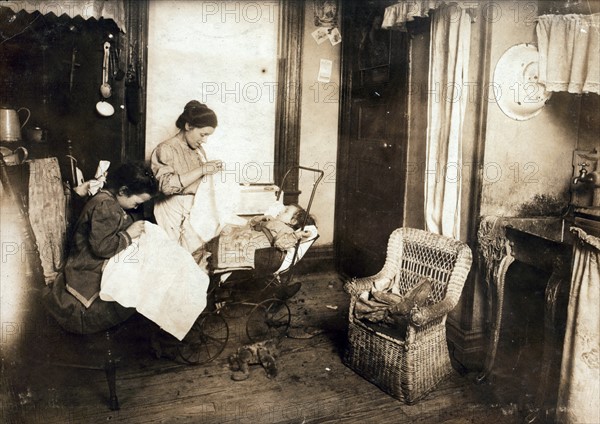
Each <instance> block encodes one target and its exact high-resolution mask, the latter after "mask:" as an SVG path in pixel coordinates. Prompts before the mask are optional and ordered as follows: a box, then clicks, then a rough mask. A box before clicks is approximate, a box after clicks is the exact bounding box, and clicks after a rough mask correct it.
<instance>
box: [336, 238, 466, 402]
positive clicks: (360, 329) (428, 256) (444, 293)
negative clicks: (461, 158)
mask: <svg viewBox="0 0 600 424" xmlns="http://www.w3.org/2000/svg"><path fill="white" fill-rule="evenodd" d="M471 261H472V254H471V249H470V248H469V247H468V246H467V245H466V244H465V243H463V242H460V241H457V240H454V239H451V238H449V237H444V236H440V235H437V234H433V233H430V232H427V231H423V230H418V229H414V228H399V229H397V230H395V231H394V232H393V233H392V235H391V236H390V239H389V243H388V249H387V256H386V260H385V264H384V266H383V269H382V270H381V271H380V272H379V273H377V274H376V275H373V276H370V277H365V278H358V279H352V280H351V281H349V282H348V283H346V285H345V286H344V289H345V290H346V291H347V292H348V293H349V294H350V295H351V301H350V312H349V324H348V343H347V347H346V350H345V352H344V358H343V359H344V363H345V364H346V365H347V366H348V367H350V368H351V369H353V370H354V371H355V372H357V373H358V374H360V375H361V376H363V377H364V378H365V379H367V380H369V381H370V382H372V383H373V384H375V385H377V386H379V387H380V388H381V389H382V390H384V391H385V392H387V393H389V394H390V395H392V396H394V397H395V398H397V399H399V400H401V401H403V402H405V403H407V404H413V403H415V402H417V401H418V400H420V399H421V398H423V397H424V396H425V395H427V394H428V393H429V392H430V391H432V390H433V389H434V388H435V386H436V385H437V384H438V383H439V382H440V381H442V380H443V379H444V378H446V377H447V376H448V375H450V373H451V372H452V366H451V364H450V356H449V352H448V346H447V343H446V317H447V314H448V312H449V311H451V310H452V309H453V308H454V307H455V306H456V304H457V303H458V300H459V297H460V294H461V292H462V288H463V285H464V283H465V280H466V278H467V274H468V273H469V270H470V268H471ZM422 277H428V278H430V279H431V281H432V284H433V290H432V293H431V295H430V299H429V300H428V302H427V304H426V305H425V306H422V307H421V308H413V309H412V311H411V313H410V317H409V318H410V320H409V324H408V327H407V329H406V334H405V336H404V337H396V336H395V335H394V332H390V331H389V329H385V328H384V327H383V326H382V327H381V331H380V330H379V329H378V328H377V327H378V326H377V325H373V324H369V323H365V322H362V321H361V320H358V319H357V318H356V317H355V315H354V308H355V305H356V301H357V298H358V296H359V295H360V294H361V293H362V292H364V291H368V290H370V289H371V287H373V282H375V281H382V280H383V281H390V282H392V284H394V285H396V286H397V287H398V289H399V291H400V294H404V293H406V292H407V291H408V290H409V289H410V288H412V287H413V286H414V285H415V284H417V283H418V282H419V281H420V280H422ZM386 330H387V331H386Z"/></svg>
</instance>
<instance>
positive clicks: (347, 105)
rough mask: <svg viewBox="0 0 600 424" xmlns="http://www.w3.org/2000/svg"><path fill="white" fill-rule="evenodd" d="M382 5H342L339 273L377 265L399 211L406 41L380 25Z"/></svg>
mask: <svg viewBox="0 0 600 424" xmlns="http://www.w3.org/2000/svg"><path fill="white" fill-rule="evenodd" d="M385 6H386V5H385V4H383V3H382V2H381V1H376V2H375V1H373V2H369V1H367V2H353V3H350V4H348V5H347V6H345V8H344V9H345V10H344V20H343V23H344V25H343V27H344V33H345V38H346V40H347V41H346V42H345V43H344V48H343V53H342V54H343V59H342V72H343V74H342V78H343V80H342V81H343V89H342V92H343V95H342V105H341V107H342V119H341V121H340V125H341V129H340V146H339V151H338V186H337V196H336V199H337V200H336V220H335V222H336V224H335V246H336V262H337V266H338V270H339V271H341V272H342V273H344V274H347V275H353V276H365V275H371V274H373V273H375V272H378V271H379V270H380V269H381V267H382V266H383V263H384V261H385V254H386V249H387V241H388V238H389V236H390V234H391V232H392V231H393V230H394V229H396V228H398V227H400V226H401V225H402V222H403V216H404V192H405V174H406V165H405V160H404V158H405V157H406V144H407V131H406V129H407V118H408V114H407V97H408V81H407V76H408V52H407V45H408V43H407V36H406V34H405V33H402V32H399V31H388V30H382V29H380V26H381V18H382V16H383V10H384V8H385Z"/></svg>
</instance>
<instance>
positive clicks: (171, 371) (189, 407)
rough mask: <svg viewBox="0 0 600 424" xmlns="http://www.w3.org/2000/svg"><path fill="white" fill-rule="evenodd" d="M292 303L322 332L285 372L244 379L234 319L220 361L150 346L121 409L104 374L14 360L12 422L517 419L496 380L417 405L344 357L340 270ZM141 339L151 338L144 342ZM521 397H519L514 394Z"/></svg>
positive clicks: (255, 372)
mask: <svg viewBox="0 0 600 424" xmlns="http://www.w3.org/2000/svg"><path fill="white" fill-rule="evenodd" d="M301 280H302V282H303V287H302V290H301V291H300V292H299V293H298V294H297V295H296V296H295V297H294V298H293V299H292V300H291V301H290V302H289V304H290V308H291V310H292V326H293V327H295V328H311V329H320V330H322V333H320V334H317V335H315V336H314V337H312V338H306V339H292V338H286V339H283V340H282V342H281V345H280V350H281V352H280V357H279V358H278V367H279V375H278V376H277V377H276V378H274V379H268V378H267V377H266V374H265V372H264V370H263V369H262V368H260V367H259V366H255V367H253V368H252V370H251V376H250V378H249V379H248V380H245V381H241V382H236V381H233V380H232V379H231V378H230V376H231V373H230V371H229V369H228V366H227V357H228V355H229V354H230V353H231V352H233V351H234V350H235V349H237V347H238V346H240V345H241V344H243V343H246V342H247V338H246V336H245V334H244V331H245V328H244V321H243V319H242V320H236V319H232V320H228V322H229V323H230V327H231V328H230V331H231V334H230V339H229V342H228V345H227V347H226V349H225V351H224V352H223V353H222V354H221V355H220V356H219V358H217V359H216V360H215V361H213V362H211V363H209V364H207V365H203V366H185V365H180V364H176V363H173V362H171V361H168V360H165V359H156V358H153V357H152V356H151V355H150V354H149V351H148V350H147V346H145V345H144V343H143V342H139V343H138V344H137V345H136V349H135V352H134V353H133V357H132V358H129V359H130V360H129V361H127V362H126V363H125V364H124V365H123V367H121V368H120V369H119V370H118V374H117V376H118V381H117V391H118V395H119V400H120V402H121V410H119V411H110V410H108V408H107V406H106V397H107V392H108V390H107V385H106V381H105V378H104V375H103V373H102V372H99V371H89V370H77V369H69V368H57V367H43V366H38V365H36V366H33V365H32V366H29V367H26V368H27V369H24V368H23V366H22V365H14V369H8V368H7V369H6V372H3V373H2V380H3V390H2V415H1V418H2V422H4V423H61V424H63V423H107V422H112V423H114V422H119V423H121V422H122V423H128V424H137V423H150V422H152V423H253V424H255V423H404V422H406V423H435V424H438V423H448V424H450V423H451V424H458V423H485V422H490V423H491V422H493V423H494V424H502V423H516V422H519V416H518V411H517V409H518V406H517V405H516V404H515V403H513V402H512V401H510V400H507V399H508V398H507V397H506V396H504V395H498V392H497V391H496V387H494V385H493V384H492V383H488V384H484V385H479V386H478V385H475V384H474V383H473V375H467V376H461V375H459V374H458V373H454V374H453V375H452V376H451V377H450V378H448V379H446V380H444V381H443V382H442V383H441V384H440V385H439V386H438V387H437V388H436V389H435V390H434V391H433V392H432V393H431V394H429V395H428V396H427V397H426V398H425V399H423V400H421V401H420V402H418V403H417V404H416V405H413V406H408V405H405V404H403V403H402V402H400V401H398V400H396V399H394V398H392V397H390V396H388V395H387V394H385V393H384V392H382V391H381V390H379V389H378V388H377V387H376V386H374V385H372V384H371V383H369V382H368V381H366V380H364V379H363V378H361V377H360V376H358V375H357V374H355V373H354V372H353V371H352V370H350V369H349V368H347V367H345V366H344V365H343V364H342V362H341V359H340V358H341V354H342V349H343V345H344V340H345V329H346V320H347V312H348V298H347V295H346V294H345V293H344V292H343V290H342V283H343V282H342V281H341V280H340V279H339V277H338V276H337V274H335V273H319V274H311V275H307V276H305V277H303V278H302V279H301ZM140 340H143V338H142V339H140ZM515 396H516V395H515Z"/></svg>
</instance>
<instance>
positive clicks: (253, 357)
mask: <svg viewBox="0 0 600 424" xmlns="http://www.w3.org/2000/svg"><path fill="white" fill-rule="evenodd" d="M278 344H279V341H278V340H275V339H269V340H265V341H262V342H257V343H252V344H249V345H245V346H242V347H240V348H238V350H237V351H236V352H235V353H232V354H231V356H229V368H230V369H231V371H233V373H232V374H231V379H232V380H235V381H242V380H246V379H247V378H248V377H249V376H250V365H259V364H260V365H262V367H263V368H264V369H265V372H266V373H267V377H268V378H274V377H276V376H277V363H276V361H275V358H277V356H278V355H279V348H278Z"/></svg>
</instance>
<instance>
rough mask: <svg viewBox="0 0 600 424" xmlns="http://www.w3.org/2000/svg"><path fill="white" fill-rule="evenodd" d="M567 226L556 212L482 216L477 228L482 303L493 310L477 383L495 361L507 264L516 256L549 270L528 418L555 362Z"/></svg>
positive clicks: (566, 274) (567, 264)
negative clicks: (482, 270) (482, 275)
mask: <svg viewBox="0 0 600 424" xmlns="http://www.w3.org/2000/svg"><path fill="white" fill-rule="evenodd" d="M569 226H570V225H569V224H568V223H565V221H564V220H562V219H560V218H557V217H540V218H506V217H484V218H483V220H482V222H481V225H480V227H479V232H478V240H479V245H480V248H481V251H482V254H483V256H484V259H485V263H486V283H487V285H488V290H487V302H488V306H489V311H490V312H491V315H492V320H491V322H492V334H491V337H490V340H489V345H488V348H487V351H486V358H485V363H484V366H483V370H482V372H481V373H480V374H479V376H478V377H477V382H483V381H484V380H485V379H487V378H488V377H489V375H490V374H491V371H492V368H493V366H494V361H495V358H496V351H497V349H498V341H499V338H500V328H501V324H502V306H503V303H504V284H505V279H506V273H507V272H508V269H509V267H510V266H511V264H512V263H513V262H514V261H519V262H522V263H525V264H528V265H531V266H533V267H535V268H537V269H541V270H544V271H550V272H551V275H550V278H549V279H548V281H547V282H546V289H545V302H544V303H545V306H544V346H543V357H542V362H541V363H542V369H541V375H540V381H539V384H538V388H537V392H536V396H535V407H534V409H533V410H532V411H531V413H530V414H529V416H528V417H527V421H528V422H533V421H535V420H536V419H537V417H538V414H539V411H540V410H541V409H542V408H543V406H544V402H545V399H546V394H547V386H548V377H549V373H550V371H551V369H552V366H553V365H554V364H553V362H555V361H553V356H554V351H555V349H557V348H560V346H558V343H559V339H560V337H559V331H558V329H557V328H556V325H555V320H556V312H557V310H556V309H557V308H556V304H557V298H558V294H559V293H560V291H561V288H563V287H564V285H565V284H569V282H570V271H571V257H572V248H573V246H572V245H573V237H572V235H571V233H570V232H569ZM494 300H496V301H494ZM559 366H560V364H559Z"/></svg>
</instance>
